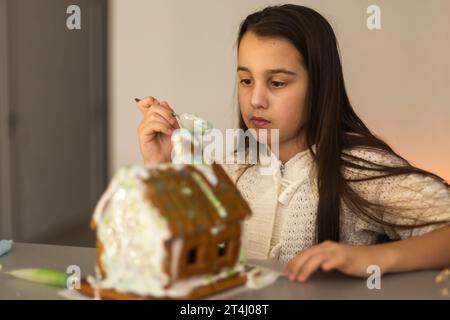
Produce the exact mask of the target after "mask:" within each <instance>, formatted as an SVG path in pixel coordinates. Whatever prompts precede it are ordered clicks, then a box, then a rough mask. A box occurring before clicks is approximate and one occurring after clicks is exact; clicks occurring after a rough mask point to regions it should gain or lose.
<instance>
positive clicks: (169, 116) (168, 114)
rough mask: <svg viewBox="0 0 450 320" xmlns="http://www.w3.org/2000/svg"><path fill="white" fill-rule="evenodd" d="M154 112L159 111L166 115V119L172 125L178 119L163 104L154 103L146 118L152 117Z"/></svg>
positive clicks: (160, 113) (158, 112)
mask: <svg viewBox="0 0 450 320" xmlns="http://www.w3.org/2000/svg"><path fill="white" fill-rule="evenodd" d="M154 113H157V114H159V115H161V116H162V117H164V119H166V121H167V122H168V123H169V124H170V125H171V126H174V125H175V124H176V123H177V119H175V117H174V116H173V115H172V112H170V111H169V110H168V109H167V108H165V107H163V106H161V105H152V106H151V110H150V111H149V112H147V113H146V114H145V116H144V121H145V119H148V118H151V117H152V116H153V114H154Z"/></svg>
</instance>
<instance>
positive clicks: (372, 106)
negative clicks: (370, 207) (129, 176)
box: [109, 0, 450, 181]
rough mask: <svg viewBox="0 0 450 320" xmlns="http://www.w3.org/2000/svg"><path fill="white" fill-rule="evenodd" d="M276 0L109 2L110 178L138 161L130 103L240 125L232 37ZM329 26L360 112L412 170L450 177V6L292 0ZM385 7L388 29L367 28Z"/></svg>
mask: <svg viewBox="0 0 450 320" xmlns="http://www.w3.org/2000/svg"><path fill="white" fill-rule="evenodd" d="M274 3H284V2H276V1H275V2H274V1H242V0H227V1H212V0H191V1H182V0H178V1H174V0H152V1H148V0H133V1H123V0H111V1H110V19H109V24H110V25H109V30H110V39H109V44H110V48H109V53H110V59H109V76H110V78H109V103H110V126H109V130H110V155H109V159H110V174H112V173H113V172H114V171H115V170H117V168H119V167H120V166H123V165H126V164H130V163H138V162H141V158H140V155H139V147H138V143H137V133H136V130H137V126H138V124H139V121H140V114H139V112H138V110H137V108H136V106H135V104H134V102H133V98H134V97H141V96H144V95H154V96H156V97H158V98H161V99H165V100H168V101H169V103H170V104H171V106H172V107H173V108H174V109H175V110H176V111H177V112H193V113H197V114H199V115H201V116H203V117H205V118H207V119H209V120H211V122H212V123H213V124H214V125H215V126H216V127H218V128H221V129H224V128H227V127H234V126H235V125H236V121H235V115H236V113H235V108H236V102H235V101H236V100H235V92H234V86H235V78H234V77H235V66H236V64H235V47H234V44H235V38H236V33H237V30H238V26H239V23H240V21H241V20H242V19H243V18H245V16H246V15H248V14H249V13H251V12H253V11H254V10H256V9H259V8H262V7H264V6H266V5H268V4H274ZM292 3H297V4H304V5H307V6H310V7H312V8H314V9H317V10H318V11H319V12H321V13H322V14H323V15H324V16H325V17H326V18H327V19H328V20H329V21H330V23H331V24H332V25H333V27H334V29H335V32H336V34H337V37H338V41H339V43H340V50H341V54H342V61H343V66H344V73H345V80H346V84H347V90H348V93H349V96H350V99H351V101H352V103H353V105H354V107H355V109H356V112H357V113H358V114H359V115H360V116H361V117H362V119H363V120H364V121H365V122H366V124H367V125H368V126H369V127H370V128H371V129H372V130H373V131H374V132H375V133H377V134H378V135H379V136H381V137H382V138H384V139H385V140H386V141H387V142H388V143H390V144H391V145H392V146H393V147H394V149H395V150H397V151H398V152H399V153H400V154H402V155H403V156H404V157H405V158H406V159H408V160H410V161H411V162H412V163H413V164H415V165H417V166H419V167H422V168H425V169H428V170H430V171H433V172H435V173H438V174H440V175H441V176H443V177H444V178H446V179H447V180H448V181H450V142H449V139H450V125H448V123H450V60H449V58H448V57H450V19H449V17H450V16H449V14H450V1H448V0H434V1H421V0H396V1H387V0H386V1H375V0H374V1H365V0H341V1H335V0H314V1H292ZM370 4H377V5H379V6H380V7H381V20H382V28H381V30H377V31H370V30H368V29H367V27H366V18H367V14H366V8H367V6H369V5H370Z"/></svg>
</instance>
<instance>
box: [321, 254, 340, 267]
mask: <svg viewBox="0 0 450 320" xmlns="http://www.w3.org/2000/svg"><path fill="white" fill-rule="evenodd" d="M344 263H345V258H344V257H343V256H339V255H336V256H335V257H333V258H330V259H328V260H327V261H324V263H323V264H322V270H323V271H331V270H333V269H337V268H339V267H340V266H342V265H344Z"/></svg>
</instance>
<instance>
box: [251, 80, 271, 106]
mask: <svg viewBox="0 0 450 320" xmlns="http://www.w3.org/2000/svg"><path fill="white" fill-rule="evenodd" d="M251 104H252V107H253V108H255V109H259V108H263V109H266V108H267V106H268V103H267V92H266V89H265V88H264V87H263V86H261V85H260V86H257V85H255V87H254V89H253V92H252V99H251Z"/></svg>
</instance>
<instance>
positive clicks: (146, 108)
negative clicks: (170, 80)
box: [138, 97, 179, 164]
mask: <svg viewBox="0 0 450 320" xmlns="http://www.w3.org/2000/svg"><path fill="white" fill-rule="evenodd" d="M138 106H139V110H140V111H141V112H142V114H143V116H144V118H143V119H142V122H141V124H140V125H139V128H138V136H139V146H140V149H141V154H142V158H143V159H144V163H146V164H147V163H151V164H157V163H163V162H170V160H171V152H172V141H171V139H170V138H171V135H172V132H173V130H175V129H178V128H179V126H178V123H177V120H176V119H175V117H174V116H173V115H172V114H173V110H172V109H171V108H170V107H169V104H168V103H167V102H166V101H162V102H159V101H158V100H157V99H155V98H153V97H145V98H144V99H141V100H140V101H139V102H138Z"/></svg>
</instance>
